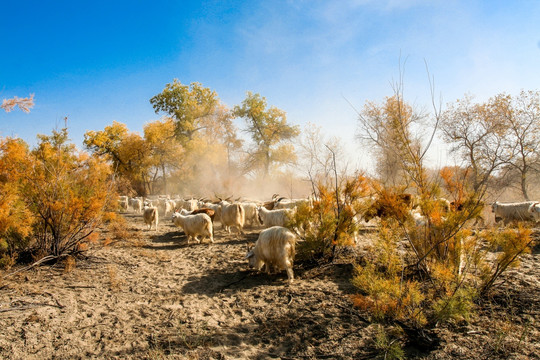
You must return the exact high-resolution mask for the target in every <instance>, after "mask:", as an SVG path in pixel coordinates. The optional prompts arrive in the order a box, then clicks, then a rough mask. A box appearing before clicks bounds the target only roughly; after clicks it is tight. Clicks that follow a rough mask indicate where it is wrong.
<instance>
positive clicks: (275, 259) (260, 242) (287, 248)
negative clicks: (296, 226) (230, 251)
mask: <svg viewBox="0 0 540 360" xmlns="http://www.w3.org/2000/svg"><path fill="white" fill-rule="evenodd" d="M295 246H296V236H295V235H294V234H293V233H292V232H291V231H290V230H289V229H287V228H284V227H281V226H273V227H271V228H268V229H265V230H263V231H261V233H260V234H259V238H258V239H257V242H256V243H255V247H254V248H253V249H251V250H249V251H248V253H247V254H246V259H249V266H250V267H252V268H255V269H257V270H261V268H262V267H263V265H264V266H265V268H266V272H267V273H270V271H271V270H272V269H273V268H277V269H278V270H287V278H288V280H289V283H292V282H293V280H294V273H293V261H294V255H295Z"/></svg>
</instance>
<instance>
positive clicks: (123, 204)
mask: <svg viewBox="0 0 540 360" xmlns="http://www.w3.org/2000/svg"><path fill="white" fill-rule="evenodd" d="M118 205H120V208H121V209H122V210H124V211H127V209H128V206H129V200H128V197H127V196H125V195H121V196H119V197H118Z"/></svg>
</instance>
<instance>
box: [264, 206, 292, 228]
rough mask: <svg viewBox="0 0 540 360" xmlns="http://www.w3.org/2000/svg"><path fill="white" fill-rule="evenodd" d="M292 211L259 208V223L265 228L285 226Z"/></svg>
mask: <svg viewBox="0 0 540 360" xmlns="http://www.w3.org/2000/svg"><path fill="white" fill-rule="evenodd" d="M292 213H293V211H292V210H291V209H278V210H267V209H266V208H265V207H264V206H261V207H259V221H260V222H261V224H262V225H263V226H264V227H265V228H269V227H272V226H285V225H286V224H287V222H288V221H289V219H290V216H291V215H292Z"/></svg>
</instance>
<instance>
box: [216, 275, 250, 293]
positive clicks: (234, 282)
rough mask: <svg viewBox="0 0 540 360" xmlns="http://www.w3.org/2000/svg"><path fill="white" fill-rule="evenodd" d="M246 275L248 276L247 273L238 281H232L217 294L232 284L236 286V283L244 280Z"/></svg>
mask: <svg viewBox="0 0 540 360" xmlns="http://www.w3.org/2000/svg"><path fill="white" fill-rule="evenodd" d="M248 274H249V273H248V272H246V273H245V274H244V276H242V277H241V278H240V279H238V280H235V281H233V282H231V283H228V284H227V285H224V286H223V287H222V288H221V289H220V290H219V292H223V290H225V289H226V288H228V287H229V286H231V285H234V284H237V283H239V282H240V281H242V280H244V279H245V278H246V277H247V276H248Z"/></svg>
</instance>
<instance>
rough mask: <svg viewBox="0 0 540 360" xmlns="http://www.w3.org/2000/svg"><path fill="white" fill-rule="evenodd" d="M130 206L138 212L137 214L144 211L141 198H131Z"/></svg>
mask: <svg viewBox="0 0 540 360" xmlns="http://www.w3.org/2000/svg"><path fill="white" fill-rule="evenodd" d="M129 205H130V206H131V208H132V209H133V210H134V211H135V212H137V214H140V213H141V212H142V209H143V202H142V199H139V198H131V199H129Z"/></svg>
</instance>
